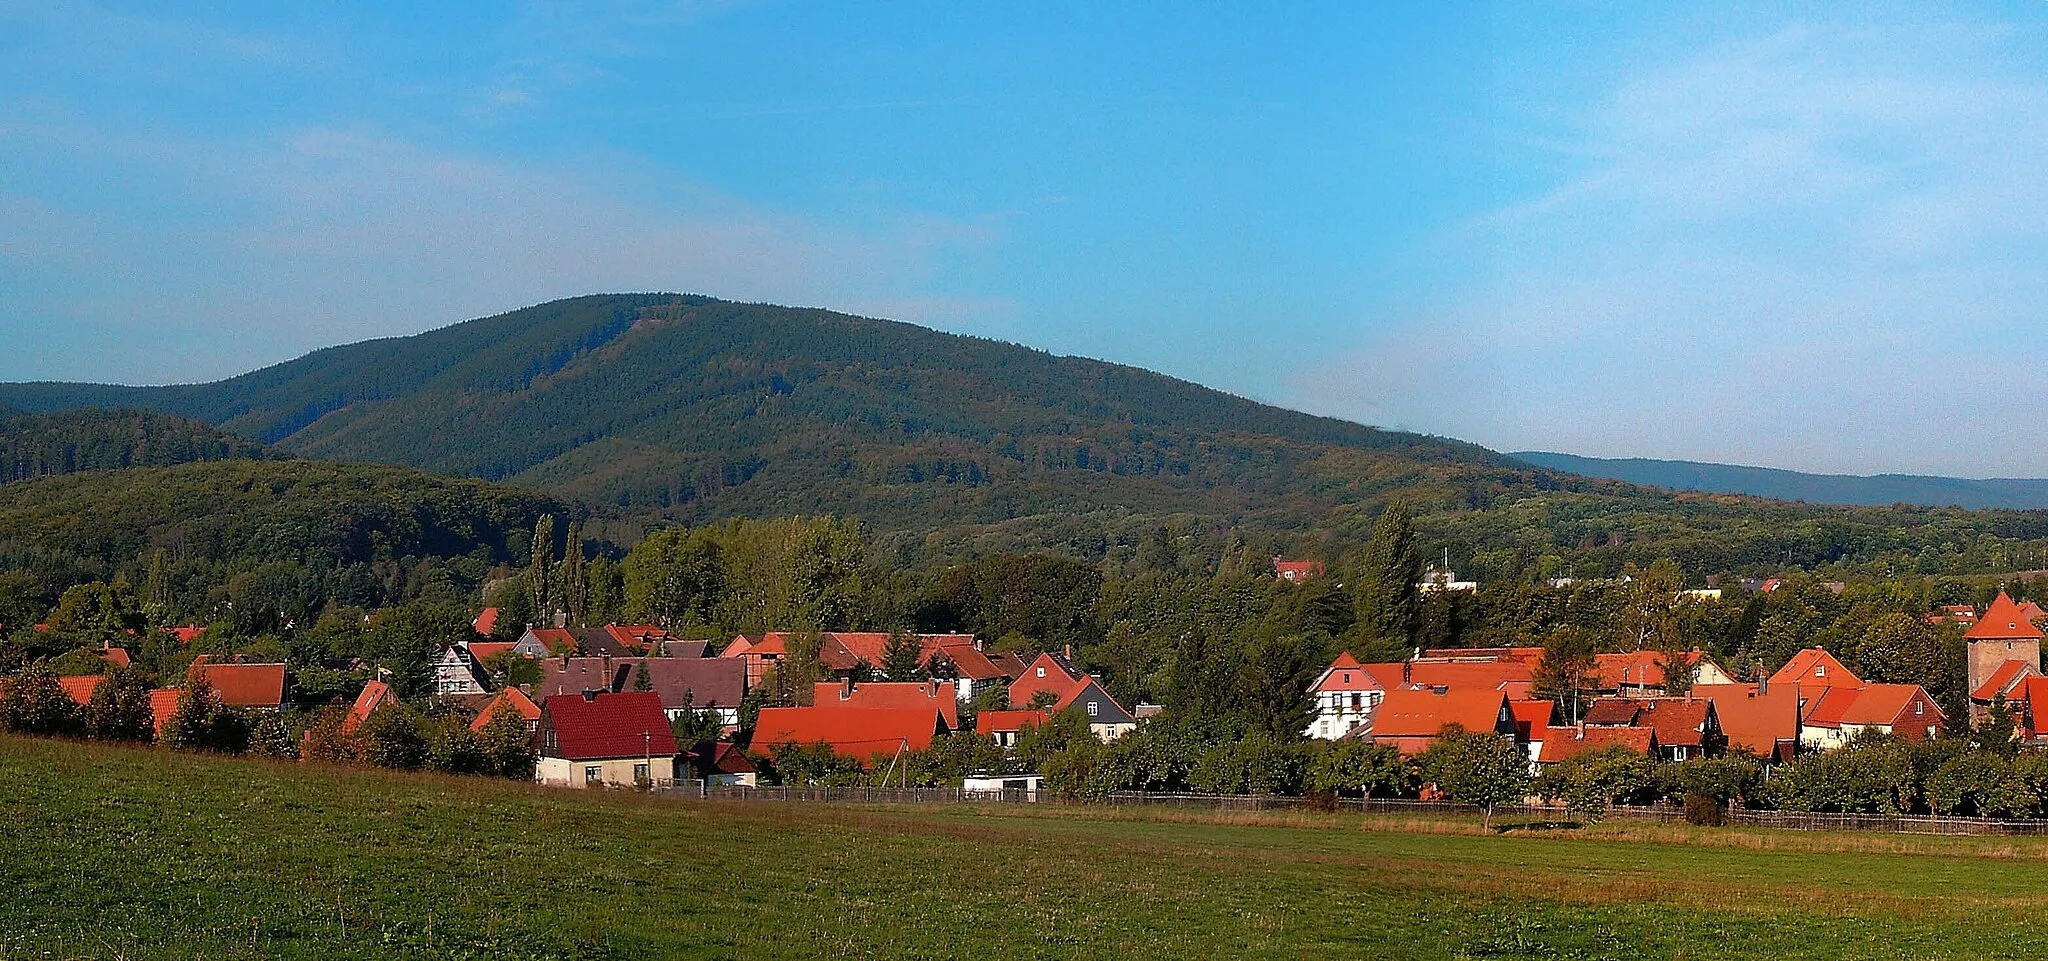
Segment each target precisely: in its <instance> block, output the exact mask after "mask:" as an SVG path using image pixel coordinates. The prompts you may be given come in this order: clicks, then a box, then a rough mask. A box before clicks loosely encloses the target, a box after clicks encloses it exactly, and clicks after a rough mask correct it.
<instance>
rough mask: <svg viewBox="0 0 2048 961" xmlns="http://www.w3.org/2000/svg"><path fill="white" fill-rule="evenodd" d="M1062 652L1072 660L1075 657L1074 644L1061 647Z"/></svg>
mask: <svg viewBox="0 0 2048 961" xmlns="http://www.w3.org/2000/svg"><path fill="white" fill-rule="evenodd" d="M1060 652H1061V653H1063V654H1065V655H1066V657H1067V660H1069V661H1071V660H1073V659H1074V645H1072V644H1068V645H1066V646H1065V647H1062V648H1060Z"/></svg>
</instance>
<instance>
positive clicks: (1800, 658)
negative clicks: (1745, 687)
mask: <svg viewBox="0 0 2048 961" xmlns="http://www.w3.org/2000/svg"><path fill="white" fill-rule="evenodd" d="M1781 684H1797V685H1799V686H1801V687H1862V686H1863V679H1862V678H1860V677H1857V676H1856V673H1855V672H1854V671H1851V670H1849V668H1848V667H1847V666H1846V665H1844V664H1843V663H1842V662H1841V661H1838V660H1836V659H1835V656H1834V655H1833V654H1829V653H1828V652H1827V651H1826V650H1825V649H1824V648H1818V647H1809V648H1807V649H1805V650H1803V651H1800V652H1799V653H1797V654H1794V655H1792V659H1791V660H1788V661H1786V662H1785V666H1784V667H1781V668H1778V670H1777V673H1775V674H1772V675H1771V686H1772V687H1777V686H1778V685H1781Z"/></svg>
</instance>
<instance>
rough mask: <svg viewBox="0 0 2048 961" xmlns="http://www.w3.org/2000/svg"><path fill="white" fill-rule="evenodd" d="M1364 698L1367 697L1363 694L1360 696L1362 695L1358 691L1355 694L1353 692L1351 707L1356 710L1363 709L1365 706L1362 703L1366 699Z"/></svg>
mask: <svg viewBox="0 0 2048 961" xmlns="http://www.w3.org/2000/svg"><path fill="white" fill-rule="evenodd" d="M1364 697H1365V695H1363V694H1360V693H1358V692H1357V691H1353V692H1351V706H1352V707H1353V708H1354V709H1355V708H1358V707H1362V706H1363V704H1362V703H1361V702H1362V700H1363V699H1364Z"/></svg>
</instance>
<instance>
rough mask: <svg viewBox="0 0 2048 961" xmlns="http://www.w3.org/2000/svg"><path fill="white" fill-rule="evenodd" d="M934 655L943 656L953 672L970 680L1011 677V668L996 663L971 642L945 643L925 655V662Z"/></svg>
mask: <svg viewBox="0 0 2048 961" xmlns="http://www.w3.org/2000/svg"><path fill="white" fill-rule="evenodd" d="M934 657H944V658H945V659H946V660H947V661H949V662H951V663H952V665H953V672H954V673H955V674H958V675H959V676H961V677H964V678H966V679H968V680H970V681H995V680H1010V679H1011V678H1012V677H1013V675H1012V674H1011V671H1012V670H1013V669H1012V668H1009V667H1005V666H1004V665H1002V664H998V663H996V661H995V660H994V659H993V658H991V657H989V656H988V655H987V654H984V653H982V652H981V651H978V650H975V648H974V645H972V644H948V645H945V646H944V647H941V648H939V649H938V650H937V651H935V652H933V653H932V655H931V656H930V657H927V658H926V659H925V663H926V664H927V665H929V664H930V663H931V659H932V658H934Z"/></svg>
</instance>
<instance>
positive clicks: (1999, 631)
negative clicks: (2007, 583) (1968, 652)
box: [1963, 591, 2041, 641]
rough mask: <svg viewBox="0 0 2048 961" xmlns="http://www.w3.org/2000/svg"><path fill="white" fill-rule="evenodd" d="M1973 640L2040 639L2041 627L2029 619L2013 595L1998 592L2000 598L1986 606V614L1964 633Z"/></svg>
mask: <svg viewBox="0 0 2048 961" xmlns="http://www.w3.org/2000/svg"><path fill="white" fill-rule="evenodd" d="M1963 636H1964V637H1965V638H1968V639H1969V640H1972V641H2038V640H2040V639H2041V629H2040V628H2038V627H2035V626H2034V622H2033V621H2031V620H2028V619H2027V615H2026V612H2024V611H2022V610H2020V606H2019V605H2018V604H2015V603H2013V599H2012V597H2011V595H2008V594H2006V593H2005V592H2004V591H1999V592H1998V599H1997V600H1994V601H1992V602H1991V606H1990V607H1989V608H1986V609H1985V611H1984V616H1982V617H1979V618H1977V623H1976V624H1974V625H1972V626H1971V627H1970V629H1969V630H1968V631H1965V632H1964V633H1963Z"/></svg>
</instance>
